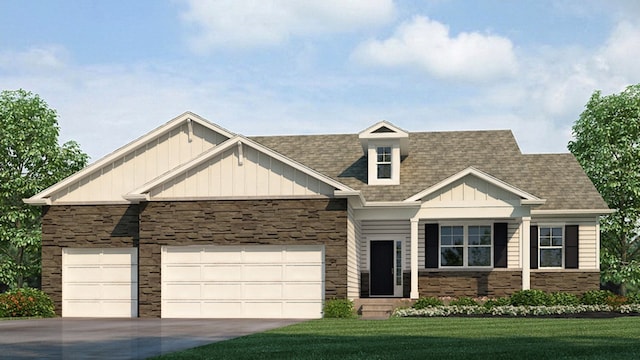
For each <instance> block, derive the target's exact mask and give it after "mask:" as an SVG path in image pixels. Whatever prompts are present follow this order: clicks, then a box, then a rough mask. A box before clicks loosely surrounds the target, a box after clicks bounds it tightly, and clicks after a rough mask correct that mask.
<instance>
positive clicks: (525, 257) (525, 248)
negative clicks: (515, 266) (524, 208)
mask: <svg viewBox="0 0 640 360" xmlns="http://www.w3.org/2000/svg"><path fill="white" fill-rule="evenodd" d="M520 229H521V230H520V232H521V236H520V238H521V239H522V243H521V244H520V245H521V248H520V249H521V251H520V254H522V290H529V289H531V254H530V253H531V244H530V241H531V239H530V237H531V217H529V216H526V217H523V218H522V226H521V227H520Z"/></svg>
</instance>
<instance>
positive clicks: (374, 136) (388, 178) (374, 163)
mask: <svg viewBox="0 0 640 360" xmlns="http://www.w3.org/2000/svg"><path fill="white" fill-rule="evenodd" d="M358 137H359V138H360V143H361V144H362V150H364V153H365V155H366V157H367V164H368V166H367V172H368V174H369V175H368V181H367V183H368V184H369V185H399V184H400V161H401V156H407V155H408V148H409V133H407V132H406V131H404V130H402V129H400V128H399V127H397V126H394V125H393V124H391V123H389V122H386V121H381V122H379V123H377V124H375V125H373V126H371V127H369V128H368V129H366V130H364V131H362V132H361V133H360V134H359V135H358Z"/></svg>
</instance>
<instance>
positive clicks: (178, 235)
mask: <svg viewBox="0 0 640 360" xmlns="http://www.w3.org/2000/svg"><path fill="white" fill-rule="evenodd" d="M140 211H141V212H140V246H139V279H138V284H139V295H138V306H139V310H138V311H139V315H140V317H160V315H161V274H160V271H161V249H162V246H180V245H289V244H296V245H324V246H325V298H326V299H330V298H334V297H336V298H345V297H346V296H347V202H346V199H305V200H298V199H296V200H293V199H286V200H207V201H166V202H149V203H146V204H144V205H141V209H140Z"/></svg>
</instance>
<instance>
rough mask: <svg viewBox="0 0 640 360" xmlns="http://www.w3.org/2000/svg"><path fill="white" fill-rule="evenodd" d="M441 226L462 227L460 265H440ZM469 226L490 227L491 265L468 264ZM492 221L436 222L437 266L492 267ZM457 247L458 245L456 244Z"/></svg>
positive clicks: (448, 267)
mask: <svg viewBox="0 0 640 360" xmlns="http://www.w3.org/2000/svg"><path fill="white" fill-rule="evenodd" d="M443 226H462V227H463V239H464V243H463V245H462V246H463V250H462V251H463V255H462V266H444V265H442V262H441V261H442V227H443ZM469 226H488V227H489V228H490V229H491V250H490V251H491V265H489V266H469V265H468V264H469ZM493 233H494V229H493V223H475V222H473V223H469V222H443V223H439V224H438V268H439V269H493V265H494V259H493V253H494V246H495V244H494V241H493V235H494V234H493ZM458 247H459V246H458Z"/></svg>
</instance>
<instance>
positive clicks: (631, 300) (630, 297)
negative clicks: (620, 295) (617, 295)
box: [627, 293, 640, 304]
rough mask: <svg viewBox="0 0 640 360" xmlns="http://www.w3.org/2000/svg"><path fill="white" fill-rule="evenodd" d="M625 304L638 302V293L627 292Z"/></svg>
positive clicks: (639, 299)
mask: <svg viewBox="0 0 640 360" xmlns="http://www.w3.org/2000/svg"><path fill="white" fill-rule="evenodd" d="M627 304H640V293H635V294H627Z"/></svg>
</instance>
